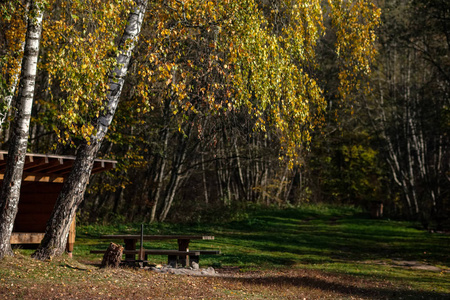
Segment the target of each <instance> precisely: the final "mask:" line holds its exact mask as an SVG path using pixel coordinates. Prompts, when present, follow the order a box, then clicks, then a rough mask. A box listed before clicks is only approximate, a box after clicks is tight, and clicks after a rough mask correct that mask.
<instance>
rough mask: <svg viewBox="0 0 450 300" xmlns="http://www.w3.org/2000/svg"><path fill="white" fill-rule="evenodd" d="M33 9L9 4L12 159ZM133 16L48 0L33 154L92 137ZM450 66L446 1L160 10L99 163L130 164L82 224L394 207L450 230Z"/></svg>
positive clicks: (5, 59) (4, 66)
mask: <svg viewBox="0 0 450 300" xmlns="http://www.w3.org/2000/svg"><path fill="white" fill-rule="evenodd" d="M25 2H26V1H23V2H21V1H16V2H14V1H11V2H7V3H4V2H2V3H1V4H0V5H1V14H2V19H1V20H0V27H1V28H0V44H1V45H3V46H2V47H1V49H0V71H1V72H0V73H1V77H0V79H1V80H0V84H1V95H0V97H1V98H2V107H1V110H2V114H1V117H2V131H1V148H2V149H3V150H8V146H9V143H10V137H11V130H10V128H11V127H10V124H11V122H12V120H13V118H14V113H13V111H14V108H13V107H14V97H12V96H13V95H14V94H15V93H16V92H15V87H14V86H15V85H16V84H17V80H18V79H17V76H18V75H17V73H18V72H19V71H20V70H19V71H17V70H18V69H20V68H18V66H19V65H20V59H21V55H20V53H21V45H22V42H21V41H22V40H23V39H24V35H25V29H26V27H25V25H24V24H25V21H26V20H25V18H24V15H25V13H24V11H23V10H24V9H26V6H25V5H17V3H19V4H20V3H25ZM194 2H195V1H194ZM297 2H298V4H299V5H298V6H296V3H297ZM372 2H373V3H374V4H375V5H372ZM305 3H310V4H308V5H307V4H305ZM132 4H133V1H119V0H116V1H96V0H91V1H72V2H70V3H68V2H66V1H46V2H44V5H45V6H46V9H45V13H44V18H43V33H42V40H41V49H40V52H39V53H40V54H39V63H38V73H37V76H36V89H35V92H34V103H33V108H32V114H31V126H30V138H29V140H28V151H29V152H33V153H54V154H60V155H75V154H77V149H79V145H80V144H81V143H82V141H85V140H88V141H89V137H90V136H91V135H92V134H93V132H95V128H94V126H93V125H92V124H93V122H94V121H95V120H97V118H98V117H99V112H101V111H102V109H104V108H103V105H104V102H103V101H102V99H103V98H104V94H105V82H106V80H105V78H108V75H109V72H108V71H109V70H110V69H111V67H112V66H114V62H115V60H114V58H115V57H116V56H117V51H118V50H117V46H116V45H117V44H118V40H119V39H120V36H121V34H122V31H123V27H124V26H125V24H126V15H127V14H128V13H129V10H130V8H131V6H132ZM294 20H300V21H299V22H295V21H294ZM375 36H376V37H377V38H376V39H375ZM22 51H23V50H22ZM449 54H450V4H449V3H448V1H445V0H434V1H433V0H409V1H397V0H385V1H382V0H379V1H362V0H358V1H264V0H261V1H239V3H237V2H233V1H204V2H203V1H202V2H200V3H193V2H190V1H149V2H148V6H147V13H146V22H144V25H143V29H142V31H141V36H140V37H139V43H137V46H136V49H135V50H134V54H133V58H132V60H131V63H130V67H129V70H128V74H127V77H126V80H125V83H124V86H123V90H122V94H121V99H120V102H119V106H118V108H117V112H116V114H115V116H114V119H113V121H112V124H111V126H110V128H109V131H108V133H107V135H106V140H105V141H104V142H103V143H102V144H101V148H100V152H99V157H101V158H109V159H115V160H117V161H118V164H117V167H116V168H115V169H114V170H113V171H111V172H109V173H107V174H103V175H96V176H95V177H93V178H92V179H91V181H90V184H89V188H88V192H87V193H86V195H85V201H83V202H82V204H81V206H80V208H79V210H78V213H77V215H78V218H79V220H81V221H82V222H105V223H108V222H125V221H139V222H141V221H142V222H156V221H159V222H163V221H166V220H172V221H177V222H200V221H210V220H215V221H217V220H220V219H222V218H223V219H230V218H239V217H240V216H241V214H243V213H245V209H246V208H248V207H252V206H255V205H256V206H271V205H276V206H280V207H284V206H297V205H301V204H303V203H320V202H327V203H343V204H354V205H357V206H362V207H366V208H369V207H370V206H371V205H372V204H373V203H378V202H382V203H383V204H384V211H385V214H386V215H389V216H391V217H401V218H408V219H414V220H420V221H422V224H423V225H424V227H426V228H428V229H432V230H442V229H445V228H447V229H448V228H449V227H450V224H449V221H448V220H449V219H450V217H449V216H450V193H449V191H450V169H449V167H450V153H449V151H450V149H449V135H448V133H449V129H450V103H449V102H450V101H449V99H450V97H449V92H450V56H449ZM13 87H14V88H13ZM8 99H11V100H8ZM10 101H12V103H10Z"/></svg>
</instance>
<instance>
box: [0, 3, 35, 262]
mask: <svg viewBox="0 0 450 300" xmlns="http://www.w3.org/2000/svg"><path fill="white" fill-rule="evenodd" d="M30 14H31V16H30V18H29V19H28V22H27V33H26V37H25V50H24V56H23V59H22V68H21V74H20V84H19V93H18V96H17V101H16V106H15V107H16V112H15V117H14V124H13V128H12V136H11V140H10V147H9V150H8V159H7V164H6V171H5V177H4V179H3V185H2V189H1V194H0V259H1V258H3V257H4V256H5V255H12V254H13V252H12V250H11V244H10V239H11V233H12V230H13V225H14V220H15V218H16V214H17V210H18V204H19V197H20V186H21V183H22V174H23V167H24V163H25V156H26V153H27V143H28V133H29V128H30V118H31V108H32V106H33V97H34V89H35V83H36V71H37V61H38V55H39V42H40V38H41V32H42V18H43V14H44V10H43V3H42V1H33V2H32V3H31V7H30Z"/></svg>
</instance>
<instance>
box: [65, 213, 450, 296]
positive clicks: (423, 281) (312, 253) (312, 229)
mask: <svg viewBox="0 0 450 300" xmlns="http://www.w3.org/2000/svg"><path fill="white" fill-rule="evenodd" d="M139 231H140V224H125V225H124V224H120V225H110V226H100V225H87V226H78V227H77V242H76V245H75V250H74V257H75V258H76V259H77V260H80V261H97V262H100V261H101V255H94V254H90V253H89V251H90V250H92V249H106V247H107V246H108V243H109V241H107V240H102V239H99V236H100V235H102V234H138V233H139ZM145 234H211V235H214V236H215V237H216V239H215V240H214V241H192V242H191V245H190V249H193V250H194V249H220V250H221V251H222V253H223V254H222V255H221V256H204V257H201V260H200V264H201V266H207V265H212V266H215V267H219V266H221V267H229V266H233V267H239V268H240V270H241V272H246V271H254V270H258V271H264V270H276V269H280V270H283V269H284V270H300V269H302V270H313V271H317V270H318V271H320V272H324V274H332V275H333V276H335V275H337V276H344V277H345V276H350V277H357V278H360V279H361V278H363V279H364V280H369V281H386V282H389V283H392V285H394V286H397V287H401V288H403V287H404V289H405V291H412V294H410V296H411V297H410V298H412V299H421V298H422V297H425V298H429V299H432V298H433V299H440V298H441V296H442V295H444V296H448V297H449V298H450V259H449V257H450V235H446V234H432V233H429V232H427V231H424V230H420V229H418V226H417V224H414V223H411V222H403V221H393V220H388V219H382V220H374V219H370V218H369V217H368V215H366V214H364V213H362V212H361V211H360V210H358V209H355V208H350V207H326V206H320V207H313V206H307V207H302V208H295V209H285V210H279V209H270V210H269V209H266V210H255V211H253V212H249V213H248V214H247V217H246V218H245V219H242V220H240V221H233V222H228V223H221V224H190V225H186V224H146V225H145ZM176 247H177V246H176V241H171V242H151V243H150V242H146V243H145V248H152V249H154V248H165V249H176ZM152 259H154V260H155V263H165V262H166V259H167V258H166V257H163V256H160V257H156V256H155V257H152ZM400 261H415V262H418V263H421V264H424V265H432V266H436V267H438V268H440V269H441V271H440V272H439V271H437V272H436V271H429V270H418V269H413V268H410V267H407V266H401V265H398V264H399V262H400ZM350 280H351V279H350ZM386 295H391V294H389V293H388V292H386ZM407 298H408V297H407Z"/></svg>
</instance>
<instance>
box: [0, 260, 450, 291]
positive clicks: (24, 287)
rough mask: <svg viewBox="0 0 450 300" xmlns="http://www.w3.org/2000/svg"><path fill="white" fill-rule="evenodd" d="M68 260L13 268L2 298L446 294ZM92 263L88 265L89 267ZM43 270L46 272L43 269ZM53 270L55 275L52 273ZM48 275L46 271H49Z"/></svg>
mask: <svg viewBox="0 0 450 300" xmlns="http://www.w3.org/2000/svg"><path fill="white" fill-rule="evenodd" d="M82 266H83V267H78V266H73V265H69V264H66V265H65V266H64V265H59V266H57V268H61V269H58V270H56V271H57V272H58V274H60V272H61V271H63V272H68V274H69V273H70V274H73V275H72V276H62V275H61V277H60V278H59V277H57V276H58V275H55V273H50V272H49V273H48V274H47V273H45V270H44V273H43V274H42V276H40V277H39V278H37V279H36V278H32V277H33V276H30V277H27V276H24V274H20V273H18V272H15V273H14V272H13V274H16V275H17V278H16V276H15V275H13V276H11V277H14V278H1V279H0V299H442V296H443V295H438V294H436V295H431V294H421V293H418V292H417V291H411V290H410V289H408V288H407V287H401V286H393V285H392V284H391V283H389V282H382V281H374V280H373V279H361V278H355V277H353V276H343V275H342V274H340V275H337V274H327V273H324V272H322V271H315V270H302V269H295V270H277V271H275V270H273V271H247V272H242V271H241V270H239V268H221V269H216V271H217V272H218V276H189V275H174V274H160V273H157V272H154V271H151V270H144V269H135V268H119V269H99V268H97V267H93V268H89V266H88V265H82ZM86 266H88V267H86ZM41 273H42V272H41ZM52 274H53V275H52ZM46 275H47V276H46Z"/></svg>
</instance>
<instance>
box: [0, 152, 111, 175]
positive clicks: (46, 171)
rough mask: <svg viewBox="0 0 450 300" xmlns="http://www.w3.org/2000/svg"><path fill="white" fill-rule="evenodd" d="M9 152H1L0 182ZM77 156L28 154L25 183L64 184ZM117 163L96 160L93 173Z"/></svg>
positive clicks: (108, 168) (24, 170)
mask: <svg viewBox="0 0 450 300" xmlns="http://www.w3.org/2000/svg"><path fill="white" fill-rule="evenodd" d="M7 157H8V151H2V150H0V180H2V179H3V177H4V174H5V169H6V160H7ZM74 161H75V156H61V155H46V154H34V153H27V155H26V157H25V166H24V168H23V181H38V182H55V183H62V182H64V178H66V177H67V176H68V175H69V173H70V171H71V169H72V165H73V162H74ZM116 163H117V161H115V160H106V159H96V160H95V161H94V167H93V169H92V173H99V172H103V171H107V170H111V169H113V168H114V167H115V165H116Z"/></svg>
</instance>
